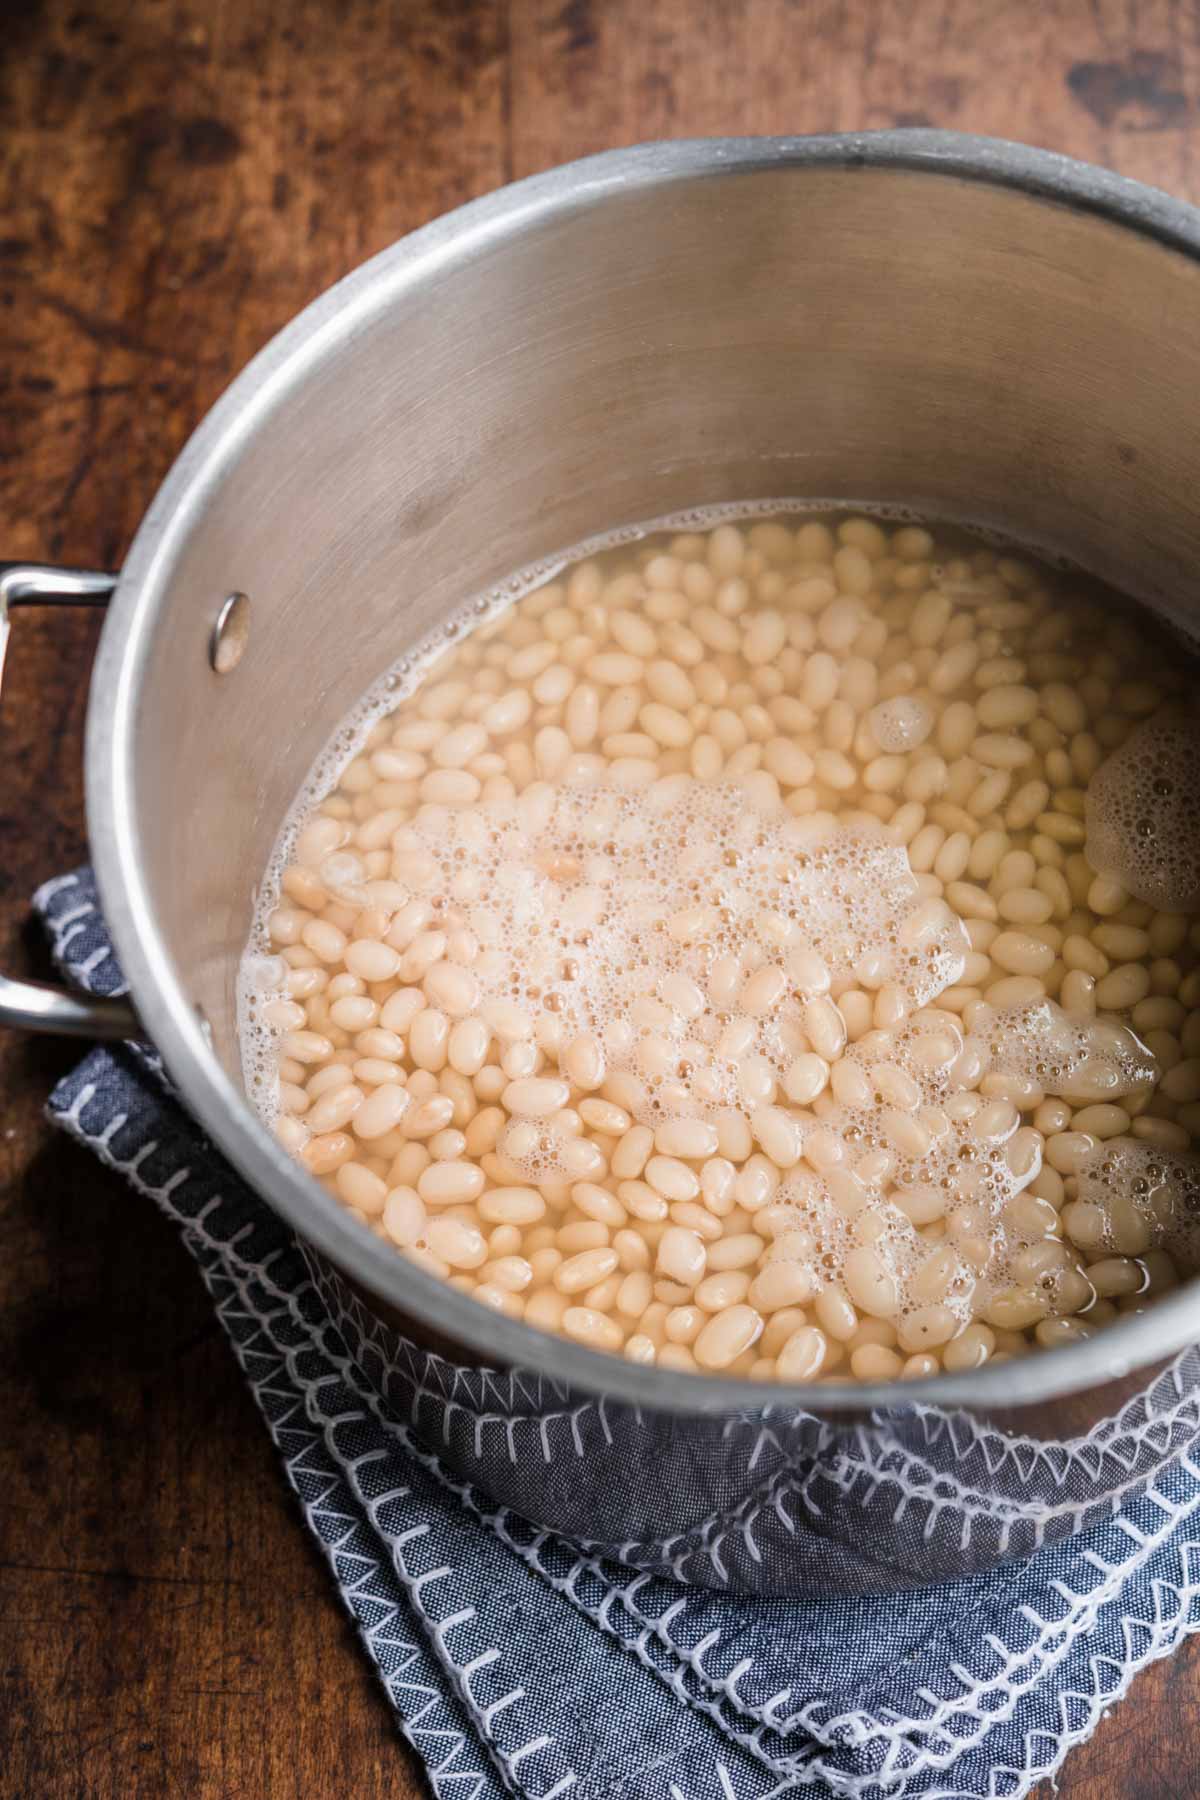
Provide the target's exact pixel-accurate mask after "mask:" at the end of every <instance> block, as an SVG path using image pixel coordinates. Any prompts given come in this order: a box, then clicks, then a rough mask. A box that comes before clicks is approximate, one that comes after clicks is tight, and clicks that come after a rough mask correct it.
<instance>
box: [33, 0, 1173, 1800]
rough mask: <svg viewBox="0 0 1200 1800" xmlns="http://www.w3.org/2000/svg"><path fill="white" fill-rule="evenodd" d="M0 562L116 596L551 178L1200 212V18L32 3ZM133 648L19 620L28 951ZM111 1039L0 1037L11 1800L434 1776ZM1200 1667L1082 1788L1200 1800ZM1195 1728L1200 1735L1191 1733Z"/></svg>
mask: <svg viewBox="0 0 1200 1800" xmlns="http://www.w3.org/2000/svg"><path fill="white" fill-rule="evenodd" d="M0 12H2V14H3V17H2V19H0V59H2V67H0V555H3V556H4V557H7V558H10V559H11V558H19V557H37V558H47V559H58V560H62V561H65V562H73V563H77V564H87V565H92V566H110V567H115V566H117V565H118V564H119V563H120V560H121V557H122V554H123V552H124V550H125V547H126V545H127V544H128V542H129V539H130V536H131V534H132V532H133V530H134V528H135V527H136V525H137V522H138V520H139V518H140V517H141V514H142V512H143V511H144V509H145V507H146V505H147V504H148V502H149V501H150V499H151V497H152V495H153V493H154V490H155V488H156V486H157V484H158V482H159V481H160V480H161V478H162V476H163V474H164V472H165V470H166V468H167V466H168V464H169V462H170V460H171V458H172V457H173V456H174V454H175V452H176V451H177V450H178V449H179V447H180V445H181V444H182V443H183V441H184V439H185V437H186V436H187V433H188V431H189V430H190V428H191V427H192V425H193V424H194V423H195V422H196V421H197V420H198V419H199V418H200V416H201V415H202V413H203V412H204V410H205V409H206V407H208V406H209V404H210V403H211V402H212V400H213V399H214V398H215V397H216V395H217V394H218V393H219V392H220V390H221V389H222V388H223V387H224V385H225V384H226V382H227V381H228V380H229V378H230V377H231V376H232V375H233V374H234V373H235V372H236V371H237V369H238V368H239V367H240V366H241V365H242V364H243V363H244V362H245V361H246V359H247V358H248V357H249V356H250V355H251V354H252V353H253V352H254V351H255V350H256V349H258V347H259V346H260V345H261V344H262V343H264V342H265V340H266V339H267V338H268V337H270V335H271V334H272V333H273V332H274V331H275V330H276V329H277V328H278V327H279V326H280V325H282V324H283V323H284V322H285V320H287V319H288V318H289V317H290V316H291V315H292V314H293V313H294V312H295V311H296V310H297V309H298V308H299V307H300V306H302V305H303V304H304V303H305V302H306V301H307V300H309V299H311V298H312V297H313V296H314V295H315V294H317V293H319V292H320V291H321V290H322V289H323V288H324V287H326V286H327V285H328V284H329V283H330V282H331V281H333V280H335V279H336V278H337V277H338V276H339V275H341V274H343V273H344V272H345V271H346V270H348V269H350V268H351V267H353V266H354V265H355V264H356V263H358V262H360V261H361V260H362V259H363V258H364V257H366V256H369V255H370V254H371V253H372V252H373V251H375V250H378V249H380V248H381V247H382V246H383V245H385V244H387V243H389V242H390V241H391V240H393V239H394V238H396V237H398V236H400V235H401V234H402V233H404V232H406V231H408V230H410V229H411V228H412V227H413V226H415V225H418V224H420V223H422V222H423V221H425V220H427V219H429V218H431V217H433V216H434V215H436V214H437V213H439V212H442V211H444V210H445V209H446V208H448V207H452V206H454V205H456V204H458V203H459V202H460V201H463V200H466V199H469V198H470V197H472V196H473V195H476V194H480V193H483V192H486V191H487V190H488V189H490V188H493V187H495V186H497V185H499V184H500V183H502V182H504V181H507V180H510V179H512V178H514V177H517V176H521V175H525V174H528V173H530V172H532V171H534V170H537V169H541V168H544V167H546V166H548V165H550V164H552V163H556V162H561V161H564V160H566V159H568V158H571V157H574V156H579V155H582V154H584V153H585V152H588V151H593V150H599V149H603V148H606V147H609V146H612V145H616V144H624V143H632V142H635V141H637V140H638V139H644V138H651V137H659V136H662V137H667V136H681V135H689V134H705V133H722V132H775V131H779V132H782V131H789V132H791V131H828V130H837V129H848V128H861V127H878V126H888V125H916V124H935V125H943V126H954V127H960V128H963V129H969V130H975V131H982V132H991V133H995V134H997V135H1002V136H1008V137H1016V138H1024V139H1026V140H1028V141H1030V142H1032V143H1036V144H1043V145H1048V146H1051V147H1053V148H1055V149H1059V150H1066V151H1070V152H1073V153H1074V154H1076V155H1079V156H1083V157H1087V158H1090V159H1093V160H1095V161H1099V162H1105V163H1109V164H1111V165H1113V166H1115V167H1116V168H1118V169H1121V170H1122V171H1124V172H1125V173H1127V174H1130V175H1134V176H1138V177H1140V178H1142V179H1144V180H1148V181H1151V182H1156V183H1158V184H1159V185H1161V186H1163V187H1166V188H1169V189H1172V190H1174V191H1175V192H1177V193H1182V194H1185V195H1189V196H1190V197H1191V198H1193V199H1196V200H1200V110H1198V102H1200V11H1198V10H1197V6H1196V4H1195V3H1194V0H1041V3H1040V4H1038V3H1037V0H1030V3H1029V4H1011V3H1010V4H1005V3H1004V0H895V3H890V4H889V3H886V0H885V3H879V4H876V3H874V0H844V3H838V0H798V3H796V4H783V3H780V0H743V3H742V4H740V5H737V6H734V5H731V4H728V3H727V0H567V3H566V4H562V0H508V4H497V5H488V4H483V3H478V4H476V3H472V0H448V3H447V0H442V3H439V0H290V3H289V0H194V3H193V4H191V5H187V4H182V3H180V0H7V6H6V7H4V8H0ZM95 631H96V627H95V624H94V622H93V621H92V620H90V619H88V618H87V617H84V616H78V617H72V616H71V615H69V614H68V615H61V616H59V617H56V618H49V617H46V618H42V617H38V616H36V615H31V614H22V615H21V617H20V618H19V620H18V626H17V631H16V634H15V643H14V646H13V650H12V654H11V659H10V680H9V687H8V691H7V693H6V695H5V704H4V708H3V718H2V721H0V729H2V731H3V761H2V764H0V767H2V768H3V771H4V773H3V784H2V786H0V871H2V874H0V958H2V959H3V964H4V966H7V967H11V968H14V969H18V970H31V971H35V972H38V971H41V972H44V970H45V958H44V956H43V954H42V952H41V949H40V947H39V945H38V943H37V942H36V940H35V936H34V934H32V933H31V932H30V929H29V926H28V923H27V897H28V895H29V893H30V892H31V891H32V889H33V887H34V886H35V885H36V883H37V882H38V881H39V880H40V879H42V878H43V877H44V876H46V875H48V874H51V873H54V872H56V871H59V870H62V869H64V868H66V867H69V866H70V865H71V864H72V863H73V862H75V861H76V860H78V859H79V858H80V857H81V856H82V855H83V853H84V834H83V824H82V802H81V784H80V773H79V739H80V728H81V724H82V719H83V710H84V699H85V692H86V687H87V679H88V668H89V661H90V657H91V653H92V649H93V646H94V639H95ZM72 1055H73V1052H72V1051H71V1050H70V1049H69V1048H64V1047H62V1046H60V1045H52V1044H45V1043H43V1044H37V1043H32V1042H28V1041H22V1040H20V1039H7V1040H4V1039H0V1095H2V1096H3V1100H2V1106H0V1184H2V1186H0V1221H2V1223H0V1380H2V1383H3V1392H2V1393H0V1421H2V1423H0V1791H2V1792H3V1794H4V1795H13V1796H20V1797H21V1800H24V1797H26V1796H28V1797H29V1800H40V1797H42V1796H53V1797H57V1796H76V1795H79V1796H87V1797H89V1800H91V1797H93V1796H94V1797H95V1800H109V1797H110V1796H111V1797H112V1800H118V1797H119V1800H140V1797H142V1796H145V1797H146V1800H151V1797H157V1796H159V1795H175V1794H178V1795H181V1796H187V1797H188V1800H209V1797H217V1796H235V1797H239V1800H240V1797H241V1796H249V1797H254V1796H265V1797H267V1800H292V1797H293V1796H295V1797H296V1800H299V1797H300V1796H306V1797H311V1796H313V1795H321V1796H325V1795H329V1796H334V1795H337V1796H340V1795H350V1794H353V1795H354V1796H355V1797H356V1800H373V1797H375V1796H383V1795H388V1796H392V1797H395V1796H397V1795H400V1796H404V1795H413V1794H416V1793H418V1792H419V1791H420V1788H421V1783H420V1780H419V1777H418V1775H417V1773H416V1770H415V1765H414V1764H413V1762H412V1761H411V1759H410V1757H409V1755H408V1752H407V1750H406V1749H405V1748H404V1747H403V1746H402V1744H401V1743H400V1741H399V1739H398V1738H397V1736H396V1734H395V1731H394V1728H393V1726H392V1723H391V1721H390V1719H389V1717H388V1716H387V1713H386V1711H385V1709H384V1707H383V1705H382V1703H381V1701H380V1699H379V1698H378V1696H377V1694H376V1692H375V1689H374V1686H373V1684H372V1681H371V1678H370V1676H369V1674H368V1672H367V1668H366V1664H365V1661H364V1659H363V1658H362V1656H361V1655H360V1654H359V1652H358V1650H357V1648H356V1645H355V1643H354V1641H353V1638H352V1634H351V1632H350V1630H349V1628H348V1626H347V1624H346V1623H345V1621H344V1619H343V1616H342V1614H341V1612H340V1611H339V1609H338V1606H337V1605H336V1603H335V1602H334V1600H333V1598H332V1595H331V1593H330V1589H329V1584H328V1581H327V1579H326V1575H325V1570H324V1567H323V1565H322V1564H321V1562H320V1560H319V1558H318V1556H317V1554H316V1553H315V1552H314V1550H313V1549H312V1547H311V1545H310V1543H309V1541H308V1539H307V1536H306V1534H305V1532H304V1531H303V1530H302V1529H301V1527H300V1525H299V1523H298V1519H297V1515H296V1513H295V1510H294V1508H293V1506H292V1504H291V1502H290V1500H289V1499H288V1497H287V1496H286V1493H285V1491H284V1488H283V1485H282V1483H281V1481H280V1479H279V1476H278V1473H277V1470H276V1467H275V1463H274V1458H273V1454H272V1452H271V1450H270V1448H269V1446H268V1443H267V1440H266V1437H265V1434H264V1432H263V1430H262V1429H261V1427H260V1425H259V1422H258V1419H257V1417H256V1416H255V1414H254V1411H253V1408H252V1406H251V1403H250V1400H249V1398H248V1397H247V1395H246V1394H245V1393H244V1392H243V1389H242V1386H241V1383H240V1380H239V1378H238V1376H237V1374H236V1373H235V1370H234V1365H233V1362H232V1359H231V1357H230V1356H229V1354H228V1352H227V1351H226V1348H225V1345H224V1343H223V1341H222V1339H221V1337H220V1334H219V1331H218V1329H217V1327H216V1325H215V1323H214V1322H213V1318H212V1315H211V1312H210V1309H209V1307H208V1305H207V1302H206V1301H205V1299H204V1297H203V1294H202V1292H201V1289H200V1284H199V1282H198V1280H197V1279H196V1277H195V1276H194V1274H193V1272H192V1269H191V1266H190V1264H189V1263H188V1260H187V1258H186V1256H185V1254H184V1252H183V1251H182V1249H181V1248H180V1247H179V1245H178V1244H177V1243H176V1241H175V1238H174V1236H173V1234H172V1232H171V1231H170V1230H169V1229H168V1228H167V1227H166V1225H165V1224H164V1223H163V1222H162V1221H161V1220H160V1219H159V1218H158V1217H157V1216H156V1215H154V1214H153V1213H152V1212H151V1211H150V1210H149V1208H148V1207H147V1206H146V1205H145V1204H143V1203H142V1202H141V1201H139V1200H137V1199H135V1198H134V1197H133V1196H132V1195H131V1194H130V1193H129V1191H128V1190H127V1189H126V1188H125V1187H124V1185H122V1184H121V1183H120V1182H119V1181H117V1180H115V1179H113V1178H111V1177H108V1176H106V1175H105V1174H104V1173H103V1172H102V1171H101V1170H99V1169H98V1168H97V1167H96V1166H95V1164H94V1163H93V1162H92V1161H91V1160H90V1158H88V1157H86V1156H85V1155H83V1154H82V1153H81V1152H79V1151H77V1150H75V1149H73V1148H71V1147H70V1146H69V1145H67V1144H66V1143H64V1142H62V1141H60V1140H58V1139H57V1138H55V1137H53V1136H52V1135H51V1134H50V1133H49V1132H48V1131H47V1129H46V1126H45V1124H44V1123H43V1120H42V1117H41V1107H42V1103H43V1100H44V1098H45V1095H46V1092H47V1090H48V1088H49V1087H50V1085H51V1083H52V1082H53V1080H54V1079H55V1077H56V1076H57V1075H58V1074H60V1073H61V1072H63V1071H64V1070H65V1069H66V1068H68V1067H69V1066H70V1063H71V1060H72ZM1198 1708H1200V1647H1196V1648H1192V1649H1185V1650H1184V1651H1183V1652H1181V1653H1180V1654H1179V1655H1178V1656H1177V1657H1175V1658H1174V1659H1173V1660H1171V1661H1169V1662H1166V1663H1160V1664H1159V1665H1157V1666H1156V1667H1155V1668H1154V1669H1152V1670H1151V1671H1149V1672H1147V1673H1146V1674H1143V1675H1142V1676H1141V1677H1140V1678H1139V1680H1138V1682H1137V1685H1136V1687H1135V1688H1134V1691H1133V1694H1132V1696H1131V1698H1130V1699H1129V1700H1128V1701H1127V1702H1126V1703H1125V1704H1124V1705H1123V1706H1122V1707H1121V1708H1119V1709H1118V1710H1117V1711H1116V1712H1115V1713H1114V1714H1113V1716H1111V1717H1110V1718H1109V1719H1108V1720H1106V1721H1105V1722H1104V1723H1103V1724H1102V1725H1101V1726H1100V1729H1099V1730H1098V1732H1097V1733H1096V1736H1095V1737H1094V1739H1093V1740H1092V1742H1091V1743H1090V1744H1088V1745H1087V1746H1085V1747H1083V1748H1081V1749H1079V1750H1077V1751H1076V1752H1075V1753H1074V1754H1073V1756H1072V1758H1071V1759H1070V1761H1069V1763H1068V1764H1067V1767H1066V1771H1065V1774H1064V1776H1063V1779H1062V1784H1061V1787H1060V1790H1059V1791H1060V1793H1061V1794H1062V1795H1063V1796H1065V1797H1067V1800H1112V1797H1114V1796H1122V1797H1123V1796H1137V1797H1138V1800H1195V1797H1196V1796H1200V1772H1198V1769H1197V1763H1198V1760H1200V1759H1198V1758H1197V1756H1196V1750H1195V1720H1196V1718H1197V1716H1200V1713H1198ZM1189 1739H1190V1744H1189Z"/></svg>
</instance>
